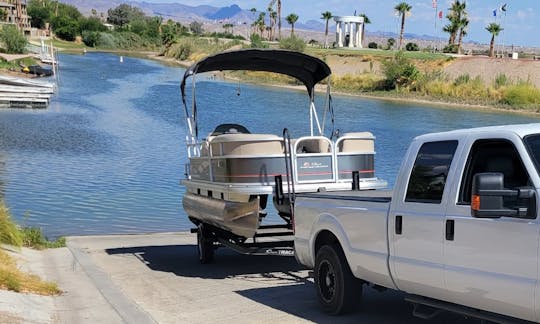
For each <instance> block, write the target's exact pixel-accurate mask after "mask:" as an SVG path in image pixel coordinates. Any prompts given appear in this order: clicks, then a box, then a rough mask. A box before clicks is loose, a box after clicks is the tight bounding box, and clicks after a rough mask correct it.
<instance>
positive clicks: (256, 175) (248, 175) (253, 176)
mask: <svg viewBox="0 0 540 324" xmlns="http://www.w3.org/2000/svg"><path fill="white" fill-rule="evenodd" d="M351 172H352V171H348V170H346V171H340V172H339V174H346V173H351ZM358 172H359V173H372V172H375V170H358ZM329 174H332V172H303V173H299V174H298V176H312V175H329ZM278 175H281V176H285V174H280V173H270V174H234V175H216V177H218V178H257V177H260V176H264V177H275V176H278Z"/></svg>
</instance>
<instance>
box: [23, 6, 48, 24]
mask: <svg viewBox="0 0 540 324" xmlns="http://www.w3.org/2000/svg"><path fill="white" fill-rule="evenodd" d="M27 12H28V15H29V16H30V17H31V18H30V24H31V25H32V27H35V28H40V29H43V28H45V23H46V22H49V21H50V17H51V12H50V11H49V9H47V8H46V7H43V6H39V5H37V3H36V2H34V1H30V2H29V3H28V9H27Z"/></svg>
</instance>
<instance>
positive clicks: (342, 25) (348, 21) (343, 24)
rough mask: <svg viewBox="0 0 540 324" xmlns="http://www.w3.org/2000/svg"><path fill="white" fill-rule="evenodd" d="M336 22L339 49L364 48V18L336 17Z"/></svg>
mask: <svg viewBox="0 0 540 324" xmlns="http://www.w3.org/2000/svg"><path fill="white" fill-rule="evenodd" d="M334 21H335V22H336V46H337V47H349V48H362V30H363V28H364V17H358V16H335V17H334Z"/></svg>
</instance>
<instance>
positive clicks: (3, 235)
mask: <svg viewBox="0 0 540 324" xmlns="http://www.w3.org/2000/svg"><path fill="white" fill-rule="evenodd" d="M65 245H66V242H65V239H64V238H59V239H58V240H56V241H54V242H51V241H48V240H47V239H46V238H45V237H44V236H43V233H42V232H41V230H40V229H39V228H35V227H23V228H21V227H19V226H18V225H17V224H15V223H14V222H13V220H12V218H11V215H10V213H9V210H8V208H7V207H6V205H5V204H4V202H3V201H0V289H4V290H11V291H15V292H23V293H33V294H38V295H45V296H52V295H59V294H60V293H61V290H60V289H59V288H58V285H57V284H56V283H53V282H48V281H44V280H42V279H40V278H39V277H38V276H36V275H33V274H30V273H26V272H24V271H22V270H20V269H19V266H18V265H17V253H16V252H15V251H16V250H19V249H21V248H22V247H27V248H32V249H36V250H42V249H46V248H57V247H63V246H65Z"/></svg>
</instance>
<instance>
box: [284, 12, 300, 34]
mask: <svg viewBox="0 0 540 324" xmlns="http://www.w3.org/2000/svg"><path fill="white" fill-rule="evenodd" d="M285 20H287V22H288V23H289V25H291V37H292V36H294V24H295V23H296V21H298V15H297V14H294V13H292V14H289V15H288V16H287V17H285Z"/></svg>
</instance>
